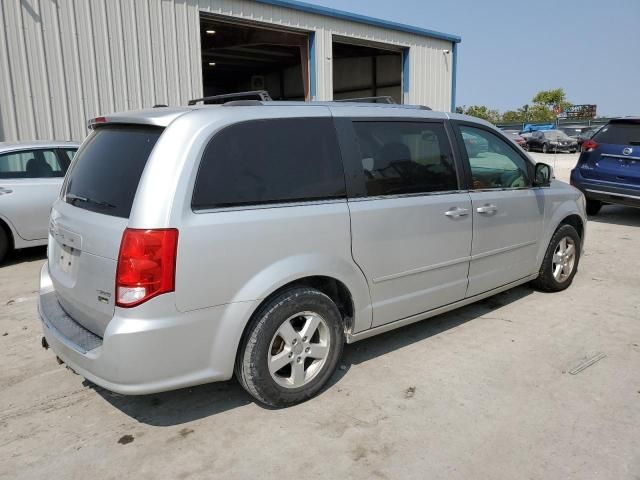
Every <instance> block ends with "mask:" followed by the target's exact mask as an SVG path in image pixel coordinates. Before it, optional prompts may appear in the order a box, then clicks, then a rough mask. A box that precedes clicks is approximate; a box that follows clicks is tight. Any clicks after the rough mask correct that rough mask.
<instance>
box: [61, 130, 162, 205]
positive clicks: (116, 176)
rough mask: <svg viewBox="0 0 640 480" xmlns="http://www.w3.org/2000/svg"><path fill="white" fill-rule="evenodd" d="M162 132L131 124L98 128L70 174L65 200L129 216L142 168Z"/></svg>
mask: <svg viewBox="0 0 640 480" xmlns="http://www.w3.org/2000/svg"><path fill="white" fill-rule="evenodd" d="M161 133H162V129H161V128H157V127H147V126H129V125H118V126H112V125H107V126H103V127H99V128H97V129H96V130H94V131H93V132H92V133H91V134H90V135H89V137H87V139H86V140H85V142H84V143H83V144H82V147H81V148H80V150H78V153H77V154H76V158H75V161H74V163H73V165H72V166H71V170H70V171H69V173H68V175H67V181H66V189H65V198H64V199H65V201H66V202H67V203H69V204H71V205H73V206H75V207H78V208H83V209H85V210H91V211H94V212H98V213H103V214H105V215H112V216H115V217H123V218H128V217H129V214H130V212H131V206H132V204H133V198H134V196H135V194H136V190H137V188H138V183H139V182H140V177H141V176H142V171H143V170H144V167H145V165H146V164H147V159H148V158H149V154H150V153H151V150H153V147H154V145H155V144H156V142H157V141H158V138H159V137H160V134H161Z"/></svg>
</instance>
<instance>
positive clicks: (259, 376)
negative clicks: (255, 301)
mask: <svg viewBox="0 0 640 480" xmlns="http://www.w3.org/2000/svg"><path fill="white" fill-rule="evenodd" d="M343 346H344V326H343V321H342V316H341V315H340V311H339V310H338V307H337V306H336V304H335V303H334V302H333V301H332V300H331V299H330V298H329V297H328V296H327V295H325V294H324V293H322V292H320V291H318V290H316V289H313V288H308V287H296V288H291V289H289V290H286V291H284V292H282V293H281V294H279V295H278V296H276V297H274V298H273V299H271V300H270V301H268V302H267V303H266V304H265V305H264V306H263V307H262V308H261V309H260V310H259V311H258V312H256V314H255V315H254V317H253V319H252V321H251V323H250V325H249V327H248V329H247V332H246V334H245V336H244V339H243V341H242V343H241V345H240V349H239V351H238V357H237V360H236V367H235V373H236V377H237V378H238V380H239V381H240V383H241V384H242V386H243V387H244V388H245V390H247V392H249V394H251V395H252V396H253V397H255V398H256V399H257V400H258V401H260V402H262V403H264V404H266V405H269V406H272V407H286V406H289V405H294V404H296V403H300V402H302V401H304V400H307V399H309V398H311V397H313V396H314V395H315V394H317V393H318V392H319V391H320V390H321V389H322V387H323V386H324V385H325V383H326V382H327V381H328V380H329V378H330V377H331V375H332V374H333V372H334V371H335V369H336V367H337V365H338V361H339V359H340V356H341V354H342V348H343Z"/></svg>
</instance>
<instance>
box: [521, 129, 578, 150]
mask: <svg viewBox="0 0 640 480" xmlns="http://www.w3.org/2000/svg"><path fill="white" fill-rule="evenodd" d="M527 146H528V147H529V150H539V151H541V152H542V153H557V152H571V153H574V152H577V151H578V142H576V141H575V140H574V139H573V138H571V137H569V136H568V135H567V134H566V133H564V132H562V131H560V130H544V131H537V132H533V133H532V134H531V136H530V137H529V138H527Z"/></svg>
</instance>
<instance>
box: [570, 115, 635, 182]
mask: <svg viewBox="0 0 640 480" xmlns="http://www.w3.org/2000/svg"><path fill="white" fill-rule="evenodd" d="M591 140H592V142H591V145H592V146H593V145H594V144H595V146H594V150H593V152H591V155H590V156H589V158H588V160H587V165H586V167H587V168H583V169H582V170H581V173H582V175H583V176H584V177H585V178H592V179H597V180H604V181H608V182H615V183H620V184H628V185H634V186H635V185H640V119H616V120H611V122H610V123H609V124H608V125H606V126H604V127H603V128H602V129H601V130H600V131H599V132H598V133H597V134H595V135H594V136H593V138H592V139H591Z"/></svg>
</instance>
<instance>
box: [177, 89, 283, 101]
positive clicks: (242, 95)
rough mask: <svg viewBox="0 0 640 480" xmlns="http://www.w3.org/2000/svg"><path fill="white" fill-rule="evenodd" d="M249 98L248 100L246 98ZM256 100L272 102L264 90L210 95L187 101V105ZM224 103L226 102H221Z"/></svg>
mask: <svg viewBox="0 0 640 480" xmlns="http://www.w3.org/2000/svg"><path fill="white" fill-rule="evenodd" d="M247 97H249V98H247ZM252 97H253V98H257V99H258V100H262V101H263V102H270V101H271V100H272V98H271V95H269V92H267V91H266V90H251V91H248V92H236V93H225V94H222V95H212V96H210V97H202V98H194V99H193V100H189V103H188V104H187V105H195V104H196V103H198V102H211V101H216V100H227V99H228V100H229V101H231V100H250V99H251V98H252ZM221 103H226V102H224V101H223V102H221Z"/></svg>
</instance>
